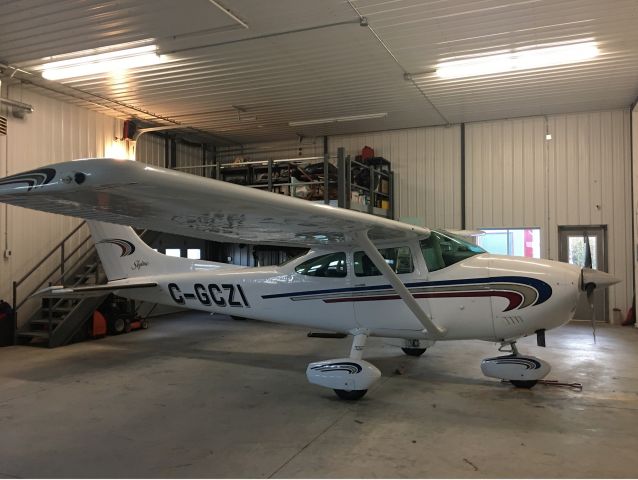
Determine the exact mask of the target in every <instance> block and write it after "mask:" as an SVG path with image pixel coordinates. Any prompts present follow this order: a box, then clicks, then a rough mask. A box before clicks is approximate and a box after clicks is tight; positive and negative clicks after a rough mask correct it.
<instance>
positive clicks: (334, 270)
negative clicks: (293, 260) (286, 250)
mask: <svg viewBox="0 0 638 480" xmlns="http://www.w3.org/2000/svg"><path fill="white" fill-rule="evenodd" d="M295 272H297V273H300V274H302V275H308V276H311V277H331V278H343V277H345V276H346V275H347V274H348V270H347V267H346V254H345V253H343V252H339V253H329V254H327V255H321V256H319V257H314V258H311V259H310V260H306V261H305V262H303V263H300V264H299V265H297V266H296V267H295Z"/></svg>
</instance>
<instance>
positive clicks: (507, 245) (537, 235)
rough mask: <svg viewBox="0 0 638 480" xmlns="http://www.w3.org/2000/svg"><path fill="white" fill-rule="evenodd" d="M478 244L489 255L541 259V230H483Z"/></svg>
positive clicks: (478, 238)
mask: <svg viewBox="0 0 638 480" xmlns="http://www.w3.org/2000/svg"><path fill="white" fill-rule="evenodd" d="M481 230H482V231H484V232H485V235H480V236H478V237H477V243H478V244H479V245H480V246H481V247H483V248H484V249H485V250H487V251H488V252H489V253H496V254H499V255H513V256H516V257H529V258H541V229H540V228H498V229H497V228H481Z"/></svg>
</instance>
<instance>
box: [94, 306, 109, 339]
mask: <svg viewBox="0 0 638 480" xmlns="http://www.w3.org/2000/svg"><path fill="white" fill-rule="evenodd" d="M106 332H107V328H106V318H105V317H104V315H102V314H101V313H100V312H99V310H96V311H95V312H93V322H92V323H91V337H93V338H99V337H104V336H105V335H106Z"/></svg>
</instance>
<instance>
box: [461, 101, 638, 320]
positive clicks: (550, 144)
mask: <svg viewBox="0 0 638 480" xmlns="http://www.w3.org/2000/svg"><path fill="white" fill-rule="evenodd" d="M466 133H467V136H466V166H467V167H466V168H467V170H466V199H467V202H466V208H467V225H466V226H467V228H490V227H540V228H541V235H542V239H541V254H542V256H543V257H544V258H549V259H553V260H557V259H558V226H559V225H607V253H608V256H607V259H608V269H609V272H610V273H612V274H614V275H616V276H617V277H618V278H620V279H621V280H622V283H620V284H618V285H616V286H614V287H612V288H611V289H610V296H609V307H610V309H611V308H613V307H618V308H621V309H622V310H623V312H625V311H626V310H627V308H628V307H629V306H630V305H631V301H632V295H633V272H632V268H631V265H632V264H633V261H632V250H631V249H632V247H631V245H632V241H631V238H632V224H631V211H630V205H631V204H632V201H631V189H632V185H631V159H630V135H629V112H628V110H613V111H603V112H589V113H574V114H565V115H550V116H547V117H530V118H522V119H510V120H498V121H490V122H478V123H471V124H468V125H467V126H466ZM546 134H550V135H551V136H552V138H551V140H546V139H545V135H546Z"/></svg>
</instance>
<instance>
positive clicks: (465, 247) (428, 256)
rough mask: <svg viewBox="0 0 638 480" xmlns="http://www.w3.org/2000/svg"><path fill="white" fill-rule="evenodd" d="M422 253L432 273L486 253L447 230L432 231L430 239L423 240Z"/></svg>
mask: <svg viewBox="0 0 638 480" xmlns="http://www.w3.org/2000/svg"><path fill="white" fill-rule="evenodd" d="M421 251H422V252H423V258H424V259H425V263H426V265H427V267H428V271H430V272H435V271H436V270H441V269H443V268H445V267H449V266H450V265H454V264H455V263H458V262H460V261H461V260H465V259H466V258H470V257H473V256H474V255H478V254H480V253H485V250H483V249H482V248H481V247H479V246H478V245H475V244H473V243H471V242H469V241H467V240H466V239H464V238H463V237H460V236H458V235H454V234H452V233H450V232H447V231H445V230H432V233H431V234H430V236H429V237H428V238H426V239H425V240H421Z"/></svg>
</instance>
